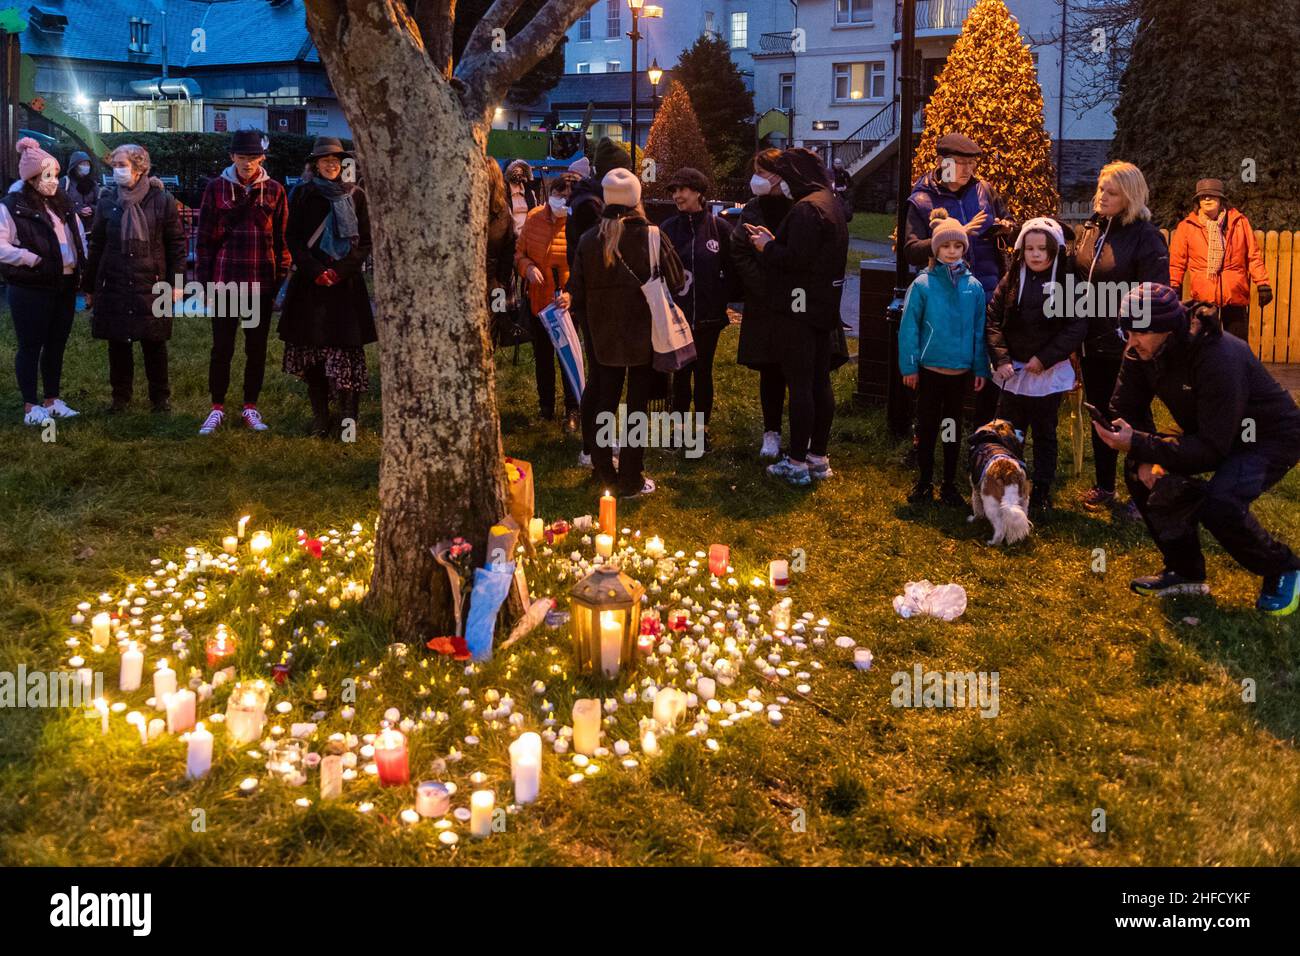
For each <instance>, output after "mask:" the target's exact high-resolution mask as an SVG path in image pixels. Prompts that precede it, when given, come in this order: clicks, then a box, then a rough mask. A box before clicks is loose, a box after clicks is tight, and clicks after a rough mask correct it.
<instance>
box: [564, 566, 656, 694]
mask: <svg viewBox="0 0 1300 956" xmlns="http://www.w3.org/2000/svg"><path fill="white" fill-rule="evenodd" d="M644 593H645V588H643V587H642V586H641V585H640V584H639V583H638V582H636V581H634V580H632V578H630V577H628V576H627V575H626V574H623V573H622V572H620V571H619V570H618V568H614V567H609V566H607V565H602V566H601V567H598V568H596V569H595V570H593V571H592V572H591V574H589V575H587V576H586V577H585V578H583V579H582V580H581V581H579V582H578V583H577V584H576V585H574V587H573V590H572V591H570V592H569V597H570V598H571V603H570V609H571V611H572V615H573V616H572V618H571V619H570V622H569V632H570V634H571V635H572V637H573V654H574V657H575V658H576V660H577V664H578V673H580V674H604V675H605V676H606V677H616V676H617V675H618V672H619V671H620V670H621V669H622V668H624V667H628V668H630V667H632V666H633V665H634V664H635V662H636V656H635V655H636V640H637V637H638V635H639V634H640V633H641V596H642V594H644Z"/></svg>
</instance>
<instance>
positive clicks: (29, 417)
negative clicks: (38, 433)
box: [23, 405, 53, 425]
mask: <svg viewBox="0 0 1300 956" xmlns="http://www.w3.org/2000/svg"><path fill="white" fill-rule="evenodd" d="M52 417H53V416H51V415H50V413H49V412H48V411H47V410H46V409H45V406H44V405H33V406H32V410H31V411H30V412H28V413H27V414H25V415H23V424H24V425H44V424H45V423H46V422H47V421H49V420H50V418H52Z"/></svg>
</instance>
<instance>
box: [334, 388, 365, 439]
mask: <svg viewBox="0 0 1300 956" xmlns="http://www.w3.org/2000/svg"><path fill="white" fill-rule="evenodd" d="M360 408H361V393H360V392H358V391H355V390H353V389H350V388H344V389H340V390H339V438H340V440H355V438H356V433H357V429H358V428H359V427H360V424H361V423H360V422H359V421H358V420H357V418H358V416H359V415H360ZM349 422H351V429H349V428H348V423H349Z"/></svg>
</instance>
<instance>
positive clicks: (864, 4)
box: [835, 0, 871, 24]
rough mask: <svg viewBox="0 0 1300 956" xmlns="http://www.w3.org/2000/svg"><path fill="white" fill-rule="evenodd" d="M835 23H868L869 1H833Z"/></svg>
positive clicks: (869, 14) (869, 16)
mask: <svg viewBox="0 0 1300 956" xmlns="http://www.w3.org/2000/svg"><path fill="white" fill-rule="evenodd" d="M835 22H836V23H839V24H853V23H870V22H871V0H835Z"/></svg>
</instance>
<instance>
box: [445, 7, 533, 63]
mask: <svg viewBox="0 0 1300 956" xmlns="http://www.w3.org/2000/svg"><path fill="white" fill-rule="evenodd" d="M523 3H524V0H493V3H492V6H490V7H488V12H487V13H485V14H483V19H482V20H480V21H479V22H478V26H476V27H475V28H474V32H473V33H471V34H470V35H469V40H468V41H467V42H466V43H465V49H464V50H463V51H462V52H461V55H460V58H461V60H462V62H463V61H464V60H465V59H466V58H467V57H470V56H474V55H477V54H480V53H487V52H488V51H490V50H491V49H492V31H493V30H496V29H505V27H506V26H507V25H508V24H509V23H510V21H511V19H513V18H514V15H515V14H516V13H518V12H519V8H520V7H521V6H523Z"/></svg>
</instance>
